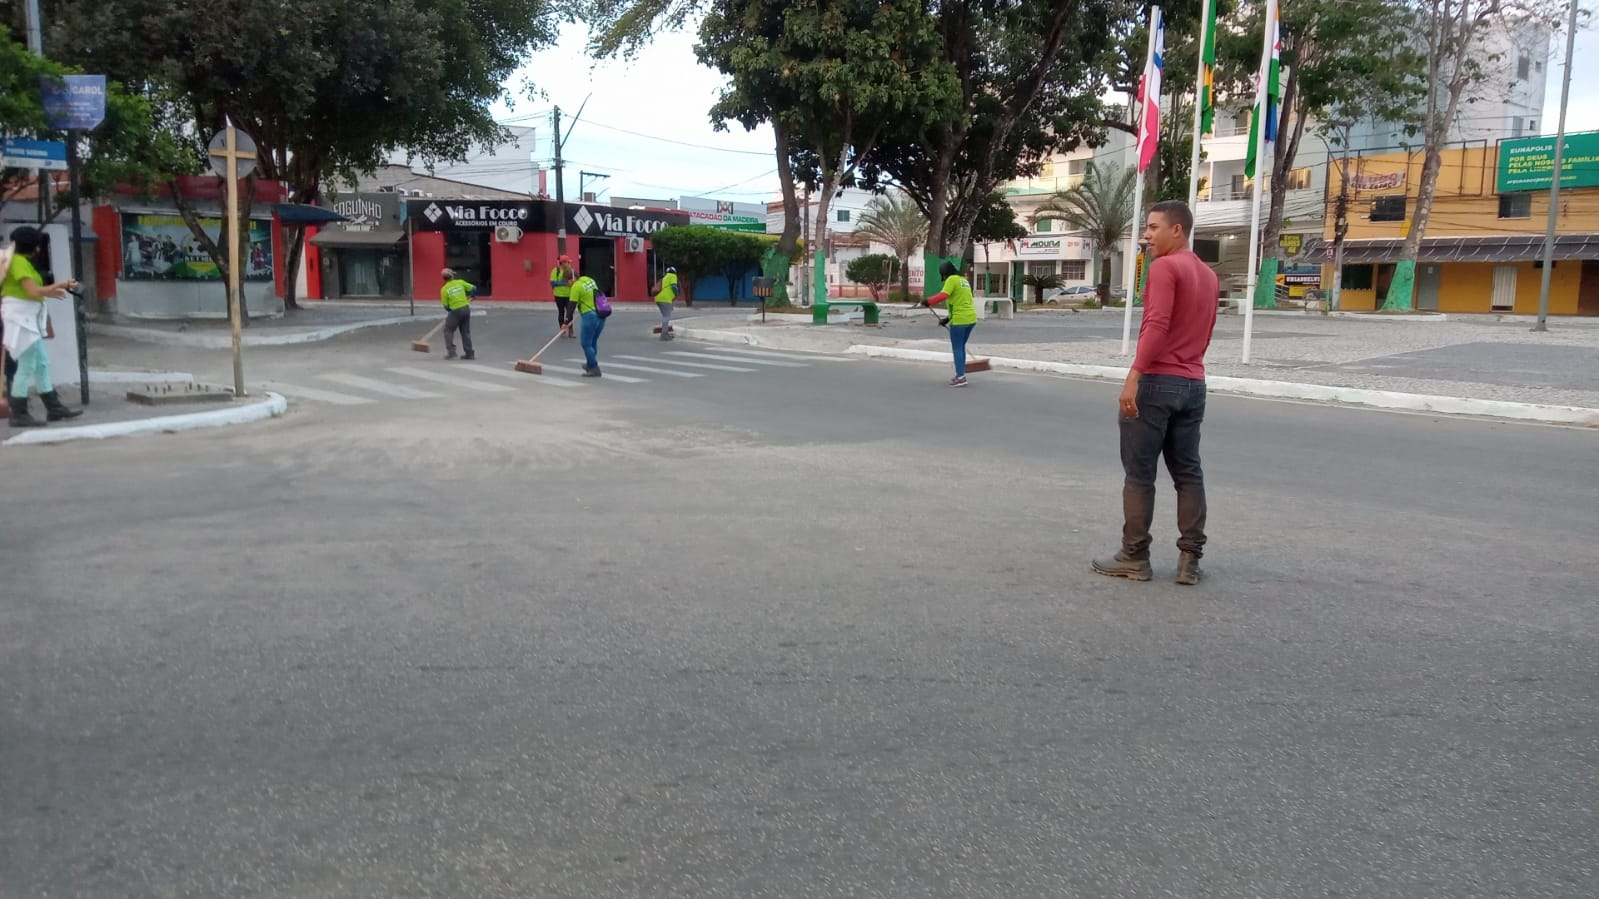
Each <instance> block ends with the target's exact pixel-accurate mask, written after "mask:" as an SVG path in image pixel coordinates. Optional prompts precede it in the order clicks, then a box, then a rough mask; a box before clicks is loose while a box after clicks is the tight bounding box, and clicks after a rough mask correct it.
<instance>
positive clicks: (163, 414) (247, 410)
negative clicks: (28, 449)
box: [0, 369, 288, 447]
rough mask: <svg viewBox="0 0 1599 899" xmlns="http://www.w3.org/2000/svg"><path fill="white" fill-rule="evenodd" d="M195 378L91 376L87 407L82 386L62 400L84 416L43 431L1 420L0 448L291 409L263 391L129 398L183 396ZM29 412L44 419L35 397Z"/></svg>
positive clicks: (231, 420) (245, 418) (187, 426)
mask: <svg viewBox="0 0 1599 899" xmlns="http://www.w3.org/2000/svg"><path fill="white" fill-rule="evenodd" d="M193 382H194V379H193V377H192V376H190V375H189V374H187V373H186V372H128V371H102V370H98V369H90V371H89V384H90V388H89V405H87V406H83V405H81V402H82V395H81V393H80V392H79V389H78V386H77V385H76V384H73V385H71V386H69V387H63V388H62V389H61V398H62V400H64V401H65V402H66V404H67V405H69V406H71V407H72V408H74V409H80V408H81V409H82V410H83V415H81V416H80V417H78V418H74V419H72V420H71V421H57V422H50V423H49V424H47V425H46V426H44V427H42V428H12V427H10V426H8V425H6V424H5V423H4V422H3V421H0V447H16V446H26V445H28V444H50V443H66V442H68V441H72V440H105V439H107V438H111V437H136V436H141V435H147V434H171V433H176V432H178V431H191V430H196V429H199V428H215V427H222V426H225V425H233V424H246V423H248V422H254V421H263V420H265V419H268V418H276V417H278V416H280V415H282V414H283V413H284V412H286V411H287V410H288V404H287V402H286V401H285V400H284V399H283V397H281V396H279V395H278V394H275V393H269V392H261V393H256V394H252V395H250V396H248V397H245V398H244V399H241V400H229V401H217V402H205V403H194V404H189V403H181V404H173V405H158V406H147V405H144V404H141V403H135V402H133V401H131V400H129V399H128V398H127V395H128V391H130V390H155V391H162V390H167V391H172V392H182V391H183V390H184V388H185V387H186V386H187V385H189V384H192V383H193ZM29 410H30V411H31V412H32V413H33V417H34V418H37V419H40V420H43V419H44V415H45V413H44V409H43V407H42V406H41V404H40V402H39V398H38V397H34V398H33V399H32V400H31V402H30V404H29Z"/></svg>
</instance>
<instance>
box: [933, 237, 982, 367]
mask: <svg viewBox="0 0 1599 899" xmlns="http://www.w3.org/2000/svg"><path fill="white" fill-rule="evenodd" d="M938 276H939V277H940V278H943V279H944V287H943V289H942V290H940V291H939V292H938V293H936V294H933V295H932V296H930V297H928V298H927V308H928V309H932V308H933V307H934V306H937V305H938V304H939V303H944V302H947V303H949V306H948V308H949V317H948V318H944V319H941V320H940V321H939V324H941V325H944V326H945V327H947V328H949V349H950V352H951V353H952V354H953V355H954V356H955V377H953V378H950V379H949V386H951V387H965V386H966V341H967V340H968V339H969V338H971V336H972V329H973V328H975V327H977V304H976V303H974V302H972V285H971V284H969V283H967V281H966V279H965V278H963V277H961V273H960V269H957V268H956V267H955V263H953V262H950V261H948V260H945V261H944V262H943V263H941V264H940V265H939V266H938ZM933 314H934V315H937V314H938V313H937V312H934V313H933Z"/></svg>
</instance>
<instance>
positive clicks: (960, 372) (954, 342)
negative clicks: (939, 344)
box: [949, 324, 977, 378]
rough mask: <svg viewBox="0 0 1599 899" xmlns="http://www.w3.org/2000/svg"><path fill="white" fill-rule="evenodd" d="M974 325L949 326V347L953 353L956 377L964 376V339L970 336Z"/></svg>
mask: <svg viewBox="0 0 1599 899" xmlns="http://www.w3.org/2000/svg"><path fill="white" fill-rule="evenodd" d="M975 327H977V325H975V324H971V325H950V326H949V349H950V352H952V353H954V354H955V377H957V378H964V377H966V341H967V339H968V338H970V337H971V336H972V329H973V328H975Z"/></svg>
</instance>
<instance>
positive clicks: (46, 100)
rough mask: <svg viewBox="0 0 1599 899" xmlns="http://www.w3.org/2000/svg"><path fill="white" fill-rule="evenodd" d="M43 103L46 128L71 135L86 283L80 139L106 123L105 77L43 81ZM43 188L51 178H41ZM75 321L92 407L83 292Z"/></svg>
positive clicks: (83, 386) (79, 267) (76, 295)
mask: <svg viewBox="0 0 1599 899" xmlns="http://www.w3.org/2000/svg"><path fill="white" fill-rule="evenodd" d="M39 100H40V105H42V106H43V107H44V117H45V124H47V125H49V126H50V127H51V128H59V129H61V130H62V131H65V132H66V133H67V172H68V175H67V177H68V180H69V182H70V183H71V190H72V279H73V280H74V281H79V282H81V281H82V280H83V198H82V197H81V196H79V194H80V193H81V192H82V190H83V178H82V176H83V167H82V166H81V165H80V164H79V159H78V138H79V137H80V136H81V135H82V133H83V132H85V131H93V130H94V129H95V128H98V127H99V126H100V123H101V122H102V121H105V76H104V75H66V76H64V77H61V78H51V77H48V76H46V77H44V78H41V79H40V80H39ZM40 181H41V185H40V186H41V187H43V186H44V184H45V183H47V182H48V178H41V179H40ZM72 319H73V321H74V322H76V323H77V326H78V398H79V400H80V401H82V403H83V405H85V406H87V405H89V312H88V310H87V309H85V308H84V305H83V292H82V290H78V291H74V292H73V295H72Z"/></svg>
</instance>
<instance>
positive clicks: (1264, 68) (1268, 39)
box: [1241, 2, 1277, 365]
mask: <svg viewBox="0 0 1599 899" xmlns="http://www.w3.org/2000/svg"><path fill="white" fill-rule="evenodd" d="M1273 5H1274V4H1273V3H1270V2H1268V3H1267V4H1266V20H1265V22H1264V25H1263V27H1262V28H1261V32H1262V34H1263V37H1262V38H1261V43H1262V45H1263V49H1262V50H1261V54H1260V81H1259V83H1258V86H1257V87H1256V89H1255V108H1256V115H1258V116H1259V117H1260V126H1259V127H1258V128H1256V129H1254V130H1255V180H1254V184H1253V185H1251V188H1252V189H1253V190H1254V197H1253V203H1252V205H1251V208H1250V212H1249V292H1248V293H1247V294H1246V297H1247V300H1246V305H1245V306H1244V354H1243V359H1242V360H1241V361H1242V362H1244V363H1245V364H1246V365H1247V364H1248V363H1249V345H1250V343H1251V342H1253V340H1254V337H1255V291H1256V290H1258V289H1259V287H1260V273H1259V267H1260V198H1261V195H1262V194H1264V193H1265V191H1264V190H1262V187H1263V186H1264V185H1265V183H1266V176H1267V174H1268V173H1269V172H1270V171H1271V169H1270V166H1271V162H1270V161H1269V160H1268V159H1267V158H1266V132H1267V131H1268V130H1270V129H1268V128H1267V126H1266V116H1268V115H1270V114H1271V98H1270V97H1268V96H1267V95H1266V94H1267V92H1268V87H1267V84H1266V80H1267V77H1268V75H1267V73H1268V67H1269V66H1270V65H1271V51H1272V45H1273V42H1274V40H1275V39H1276V31H1277V29H1276V22H1275V20H1274V16H1273V15H1272V12H1273V10H1272V7H1273Z"/></svg>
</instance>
